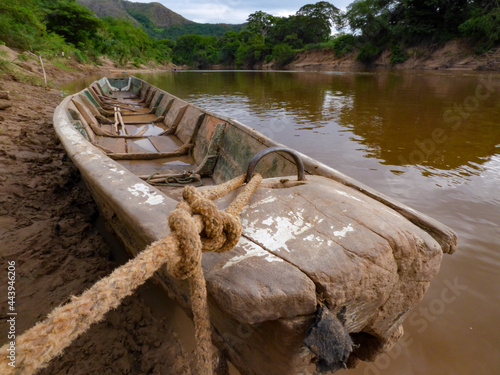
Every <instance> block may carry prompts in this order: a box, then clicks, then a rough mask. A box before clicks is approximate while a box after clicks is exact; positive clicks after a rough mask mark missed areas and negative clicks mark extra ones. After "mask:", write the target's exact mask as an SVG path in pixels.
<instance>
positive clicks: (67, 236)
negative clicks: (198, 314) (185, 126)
mask: <svg viewBox="0 0 500 375" xmlns="http://www.w3.org/2000/svg"><path fill="white" fill-rule="evenodd" d="M81 74H82V73H75V74H71V73H66V74H62V76H64V78H66V79H67V78H71V77H75V76H78V75H81ZM13 78H14V76H9V75H6V76H4V78H3V79H2V80H0V90H2V91H8V92H9V98H10V100H8V101H4V102H8V104H11V107H10V108H8V109H6V110H0V264H1V265H2V267H1V270H0V285H2V286H5V285H7V265H8V264H9V263H8V262H15V290H16V295H15V311H16V313H17V316H16V324H15V329H16V334H17V335H19V334H21V333H22V332H23V331H25V330H26V329H28V328H30V327H31V326H33V325H34V324H35V323H36V322H37V321H40V320H42V319H43V318H44V317H45V316H46V315H47V314H48V313H49V312H50V311H51V310H52V309H54V308H55V307H56V306H58V305H60V304H63V303H65V302H67V301H68V300H69V298H70V297H71V296H72V295H78V294H80V293H82V292H83V291H84V290H85V289H87V288H89V287H90V286H91V285H92V284H94V283H95V282H96V281H97V280H99V279H100V278H102V277H103V276H105V275H107V274H109V273H110V272H111V271H112V270H113V269H114V268H115V267H117V263H116V262H115V261H114V260H113V258H114V257H113V255H112V252H111V250H110V247H109V246H108V244H107V243H106V241H105V240H104V238H103V237H102V235H101V233H100V232H99V231H98V230H97V227H96V222H97V219H98V217H99V213H98V211H97V208H96V206H95V204H94V202H93V200H92V198H91V196H90V194H89V192H88V191H87V189H86V187H85V185H84V184H83V182H82V181H81V178H80V175H79V172H78V171H77V169H76V168H75V166H74V165H73V163H72V162H71V160H70V159H69V158H68V157H67V156H66V153H65V151H64V149H63V147H62V146H61V144H60V142H59V140H58V139H57V137H56V135H55V132H54V130H53V127H52V114H53V111H54V108H55V107H56V106H57V105H58V104H59V102H60V101H61V99H62V97H61V93H60V92H59V91H57V90H51V89H46V88H43V87H38V86H33V85H30V84H27V83H23V82H18V81H15V80H13ZM2 289H3V291H2V292H0V344H3V343H5V342H7V341H8V338H7V334H8V329H9V324H8V323H7V319H8V315H7V312H8V306H9V305H8V298H7V289H6V287H2ZM157 315H158V314H156V315H155V314H153V313H152V311H151V309H150V307H148V305H147V304H146V303H145V302H144V301H143V300H142V298H141V297H140V296H138V295H137V294H136V295H134V296H132V297H130V298H127V299H126V300H125V301H124V302H123V304H122V305H121V306H120V307H119V308H118V309H116V310H115V311H111V312H110V313H109V314H108V315H107V316H106V319H105V320H104V321H103V322H101V323H100V324H97V325H95V326H93V327H92V328H91V329H90V330H89V331H88V332H87V333H85V334H84V335H83V336H81V337H80V338H79V339H78V340H76V341H75V342H74V343H73V344H72V345H71V346H70V347H69V348H68V349H66V351H65V352H64V354H63V355H62V356H61V357H59V358H56V359H54V360H53V361H52V362H51V363H50V365H49V366H48V367H47V368H46V369H44V370H42V371H41V372H39V373H40V374H46V375H49V374H51V375H55V374H72V375H79V374H82V375H83V374H185V373H188V368H187V366H186V364H185V361H184V360H182V358H181V354H182V353H181V348H180V346H179V344H178V341H177V339H176V336H175V334H174V333H173V332H172V331H171V330H170V329H169V328H168V323H167V320H166V318H162V317H161V316H160V317H159V316H157Z"/></svg>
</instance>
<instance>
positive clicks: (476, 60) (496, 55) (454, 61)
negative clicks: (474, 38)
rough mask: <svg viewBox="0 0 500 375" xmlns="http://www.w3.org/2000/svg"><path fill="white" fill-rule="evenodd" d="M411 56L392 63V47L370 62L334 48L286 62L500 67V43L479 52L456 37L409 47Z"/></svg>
mask: <svg viewBox="0 0 500 375" xmlns="http://www.w3.org/2000/svg"><path fill="white" fill-rule="evenodd" d="M405 52H406V54H407V55H408V59H407V60H406V61H405V62H403V63H401V64H396V65H394V66H392V65H391V62H390V57H391V51H390V50H386V51H384V52H383V53H382V54H381V55H380V57H379V58H377V59H376V60H375V61H374V62H373V64H371V65H370V66H366V65H364V64H362V63H361V62H359V61H357V60H356V56H357V53H358V52H357V51H354V52H352V53H350V54H348V55H346V56H342V57H336V56H335V54H334V53H333V51H330V50H309V51H303V52H299V53H298V55H297V59H296V60H295V61H294V62H292V63H291V64H289V65H287V66H286V69H289V70H326V71H328V70H341V71H352V70H355V71H359V70H364V69H367V68H370V69H382V70H387V69H400V70H475V71H477V70H496V71H498V70H500V47H497V48H493V49H492V50H490V51H488V52H487V53H484V54H481V55H476V54H474V52H473V47H472V46H470V44H468V43H466V42H464V41H462V40H452V41H449V42H447V43H445V44H444V45H442V46H422V47H415V48H409V49H407V50H406V51H405Z"/></svg>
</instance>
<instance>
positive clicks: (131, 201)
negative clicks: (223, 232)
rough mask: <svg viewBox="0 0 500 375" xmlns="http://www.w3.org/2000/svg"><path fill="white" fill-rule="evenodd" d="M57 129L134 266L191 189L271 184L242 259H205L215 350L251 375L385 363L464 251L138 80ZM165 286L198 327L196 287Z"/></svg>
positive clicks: (327, 171) (403, 211) (359, 187)
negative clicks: (184, 189)
mask: <svg viewBox="0 0 500 375" xmlns="http://www.w3.org/2000/svg"><path fill="white" fill-rule="evenodd" d="M54 126H55V129H56V132H57V134H58V136H59V138H60V139H61V141H62V143H63V145H64V147H65V148H66V150H67V152H68V154H69V156H70V157H71V159H72V160H73V161H74V163H75V164H76V165H77V167H78V168H79V169H80V172H81V174H82V176H83V178H84V180H85V182H86V184H87V186H88V188H89V189H90V191H91V192H92V194H93V196H94V199H95V201H96V202H97V204H98V206H99V208H100V210H101V212H102V214H103V215H104V216H105V217H106V219H107V220H108V221H109V223H110V224H111V226H112V227H113V229H114V231H115V232H116V234H117V235H118V237H119V238H120V239H121V241H123V243H124V244H125V246H126V248H127V249H128V251H130V253H131V254H136V253H138V252H140V251H141V250H142V249H144V248H145V247H146V246H147V245H148V244H149V243H151V242H153V241H155V240H158V239H160V238H162V237H163V236H165V235H166V234H167V233H168V232H169V229H168V225H167V216H168V214H169V213H170V211H171V210H172V209H173V208H174V207H175V205H176V204H177V201H178V200H179V199H180V191H181V188H180V187H179V185H182V183H188V184H195V185H199V184H203V185H214V184H220V183H222V182H225V181H227V180H229V179H231V178H233V177H235V176H238V175H241V174H244V173H247V167H249V166H250V169H251V170H250V171H249V172H248V173H249V174H250V175H251V174H252V173H253V170H254V169H255V170H257V171H259V172H260V173H261V174H262V175H263V176H264V178H265V179H264V181H263V183H262V184H261V186H260V187H259V188H258V189H257V191H256V192H255V194H254V195H253V196H252V198H251V200H250V202H249V205H248V206H247V207H245V209H244V210H243V212H242V214H241V220H242V224H243V235H242V237H241V239H240V242H239V244H238V246H237V247H236V248H234V249H233V250H232V251H230V252H227V253H223V254H218V253H206V254H204V255H203V260H202V265H203V270H204V274H205V278H206V281H207V290H208V295H209V306H210V316H211V323H212V326H213V329H214V332H215V337H217V340H216V341H217V342H216V343H215V344H216V345H217V346H218V347H219V348H220V349H221V350H222V351H223V352H224V353H226V355H227V356H228V358H229V360H230V361H231V362H232V363H233V364H234V366H236V368H237V369H238V370H239V371H240V372H241V373H242V374H299V373H300V374H302V373H307V372H308V371H311V369H313V371H314V367H315V366H312V364H316V368H317V369H318V370H319V371H335V370H337V369H339V368H342V367H344V366H348V367H351V366H354V365H355V364H356V363H357V362H358V361H359V360H363V361H370V360H373V359H374V358H375V357H376V356H377V355H378V354H380V353H381V352H383V351H384V350H387V349H388V348H389V347H390V346H391V345H392V344H393V343H394V342H395V341H397V340H398V339H399V338H400V337H401V335H402V322H403V321H404V319H405V318H406V317H407V316H408V315H409V313H410V312H411V309H412V307H413V306H415V304H417V303H418V302H419V301H420V300H421V299H422V297H423V294H424V292H425V291H426V289H427V288H428V286H429V283H430V281H431V279H432V278H433V277H434V276H435V275H436V273H437V272H438V270H439V267H440V263H441V259H442V254H443V253H452V252H453V251H454V250H455V249H456V246H457V238H456V236H455V234H454V233H453V231H451V230H450V229H449V228H447V227H446V226H444V225H442V224H441V223H439V222H437V221H436V220H434V219H432V218H430V217H427V216H426V215H424V214H422V213H419V212H417V211H415V210H413V209H411V208H409V207H407V206H405V205H403V204H401V203H399V202H397V201H395V200H393V199H391V198H389V197H387V196H385V195H383V194H380V193H378V192H377V191H374V190H373V189H371V188H369V187H367V186H365V185H363V184H361V183H360V182H358V181H355V180H353V179H351V178H349V177H348V176H345V175H343V174H342V173H340V172H338V171H336V170H335V169H332V168H330V167H328V166H326V165H324V164H322V163H320V162H318V161H316V160H314V159H312V158H310V157H308V156H306V155H303V154H300V153H298V152H296V151H293V150H289V149H286V148H284V146H282V145H279V144H277V143H276V142H274V141H273V140H271V139H269V138H266V137H265V136H263V135H262V134H260V133H258V132H257V131H255V130H252V129H250V128H249V127H247V126H245V125H243V124H241V123H239V122H238V121H236V120H235V119H233V118H228V117H224V116H219V115H217V114H214V113H211V112H209V111H205V110H203V109H201V108H198V107H196V106H194V105H192V104H189V103H187V102H186V101H184V100H181V99H179V98H177V97H175V96H173V95H171V94H169V93H167V92H165V91H163V90H160V89H158V88H156V87H153V86H152V85H150V84H148V83H147V82H145V81H142V80H140V79H137V78H135V77H130V78H129V79H107V78H103V79H101V80H99V81H97V82H94V83H93V84H92V85H90V86H89V87H88V88H87V89H85V90H83V91H81V92H80V93H77V94H75V95H72V96H69V97H67V98H65V99H64V100H63V102H62V103H61V104H60V105H59V106H58V108H57V109H56V112H55V115H54ZM256 154H258V156H257V159H255V158H254V156H255V155H256ZM261 158H262V160H261V161H260V162H259V160H260V159H261ZM256 164H257V165H256ZM297 170H298V171H299V172H297ZM304 174H305V179H304V178H303V175H304ZM297 175H298V177H297ZM228 199H230V198H228ZM228 199H222V200H221V201H220V202H218V203H217V204H218V205H220V206H221V207H224V205H225V204H227V202H226V201H227V200H228ZM156 281H157V282H159V283H160V284H161V285H162V286H163V288H164V289H165V290H166V292H167V293H168V295H169V296H171V297H172V298H173V299H175V300H176V301H177V302H178V303H179V304H180V306H181V307H182V308H184V309H185V310H186V311H187V312H188V314H189V311H190V309H189V291H188V286H187V283H186V282H185V281H179V280H176V279H174V278H172V277H170V276H169V275H168V274H167V273H166V272H157V275H156Z"/></svg>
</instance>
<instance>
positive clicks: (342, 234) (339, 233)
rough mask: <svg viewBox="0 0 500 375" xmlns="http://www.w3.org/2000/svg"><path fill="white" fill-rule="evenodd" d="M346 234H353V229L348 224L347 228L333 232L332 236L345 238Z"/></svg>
mask: <svg viewBox="0 0 500 375" xmlns="http://www.w3.org/2000/svg"><path fill="white" fill-rule="evenodd" d="M347 232H354V228H353V227H352V225H351V224H349V225H348V226H347V227H344V228H342V230H337V231H335V232H333V235H334V236H335V237H345V236H346V234H347Z"/></svg>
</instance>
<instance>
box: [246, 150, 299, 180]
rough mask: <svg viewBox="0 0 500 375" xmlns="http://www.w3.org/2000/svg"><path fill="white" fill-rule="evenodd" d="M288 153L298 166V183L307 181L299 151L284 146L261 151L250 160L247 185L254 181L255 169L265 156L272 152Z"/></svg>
mask: <svg viewBox="0 0 500 375" xmlns="http://www.w3.org/2000/svg"><path fill="white" fill-rule="evenodd" d="M279 151H281V152H286V153H288V154H290V155H291V156H292V158H293V160H294V161H295V165H296V166H297V180H298V181H305V180H306V176H305V173H304V164H303V163H302V159H301V158H300V155H299V153H298V152H297V151H295V150H292V149H290V148H287V147H282V146H276V147H269V148H266V149H265V150H262V151H260V152H259V153H257V154H255V156H254V157H253V158H252V160H250V164H248V169H247V175H246V177H245V183H247V182H248V181H250V180H251V179H252V176H253V173H254V171H255V167H256V166H257V163H258V162H259V161H260V159H262V158H263V157H264V156H266V155H267V154H270V153H271V152H279Z"/></svg>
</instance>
